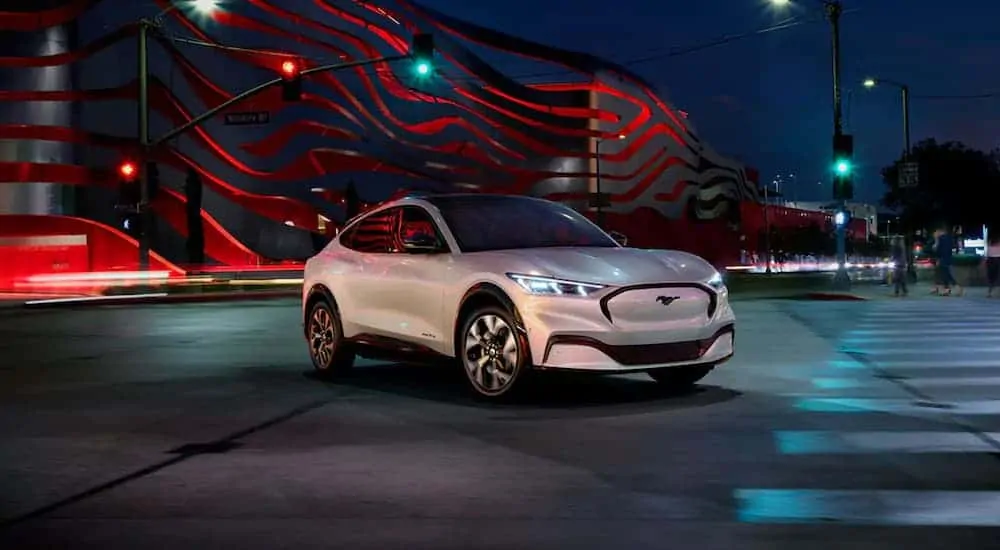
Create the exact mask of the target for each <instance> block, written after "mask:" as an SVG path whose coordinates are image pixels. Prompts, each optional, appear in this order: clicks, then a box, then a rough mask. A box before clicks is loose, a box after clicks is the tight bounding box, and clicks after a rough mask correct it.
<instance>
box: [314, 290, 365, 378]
mask: <svg viewBox="0 0 1000 550" xmlns="http://www.w3.org/2000/svg"><path fill="white" fill-rule="evenodd" d="M306 340H307V342H308V344H309V357H310V358H311V359H312V364H313V367H314V368H315V369H316V373H317V374H319V375H320V376H323V377H334V376H338V375H341V374H344V373H346V372H347V371H349V370H351V367H353V366H354V357H355V355H354V349H353V348H352V347H351V345H350V343H349V342H347V341H346V340H345V339H344V327H343V325H341V323H340V315H339V314H338V312H337V308H335V307H333V306H332V305H331V304H330V303H329V302H328V301H326V300H325V299H322V300H317V301H316V302H315V303H314V304H313V305H312V307H311V308H309V317H308V318H307V320H306Z"/></svg>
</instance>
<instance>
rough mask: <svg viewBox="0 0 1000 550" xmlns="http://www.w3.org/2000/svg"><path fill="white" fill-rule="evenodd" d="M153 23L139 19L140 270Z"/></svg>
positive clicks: (145, 259)
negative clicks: (150, 36) (149, 46)
mask: <svg viewBox="0 0 1000 550" xmlns="http://www.w3.org/2000/svg"><path fill="white" fill-rule="evenodd" d="M150 26H151V23H150V22H149V21H148V20H146V19H142V20H140V21H139V48H138V49H139V99H138V104H139V113H138V115H139V156H140V158H139V159H138V163H137V166H138V167H139V197H140V198H139V205H138V206H139V220H140V221H139V270H140V271H147V270H148V269H149V234H150V231H149V225H150V222H151V221H152V216H150V212H149V208H150V205H149V177H148V175H147V174H146V171H147V170H146V161H147V158H148V155H149V50H148V44H147V42H148V40H147V39H148V38H149V28H150Z"/></svg>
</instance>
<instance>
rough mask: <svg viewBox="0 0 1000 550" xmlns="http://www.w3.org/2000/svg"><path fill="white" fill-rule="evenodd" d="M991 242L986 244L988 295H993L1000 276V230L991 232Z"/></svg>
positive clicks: (989, 296) (990, 296) (988, 296)
mask: <svg viewBox="0 0 1000 550" xmlns="http://www.w3.org/2000/svg"><path fill="white" fill-rule="evenodd" d="M989 241H990V242H989V243H987V244H986V284H987V285H989V288H988V290H987V291H986V297H987V298H992V297H993V289H994V288H995V287H996V286H997V279H998V278H1000V231H997V232H996V233H995V234H994V232H992V231H991V232H990V233H989Z"/></svg>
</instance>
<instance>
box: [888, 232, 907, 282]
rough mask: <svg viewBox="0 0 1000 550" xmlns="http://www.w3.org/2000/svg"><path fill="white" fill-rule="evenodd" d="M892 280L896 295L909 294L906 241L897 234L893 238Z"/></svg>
mask: <svg viewBox="0 0 1000 550" xmlns="http://www.w3.org/2000/svg"><path fill="white" fill-rule="evenodd" d="M891 252H892V282H893V283H895V290H894V292H893V295H894V296H899V295H900V292H902V294H903V296H906V295H907V294H909V289H907V288H906V242H905V241H904V240H903V237H901V236H899V235H896V236H895V237H893V238H892V250H891Z"/></svg>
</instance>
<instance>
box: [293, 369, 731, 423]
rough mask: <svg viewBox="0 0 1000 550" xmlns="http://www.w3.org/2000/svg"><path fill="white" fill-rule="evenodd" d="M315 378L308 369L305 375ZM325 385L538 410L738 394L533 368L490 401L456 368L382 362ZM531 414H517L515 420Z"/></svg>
mask: <svg viewBox="0 0 1000 550" xmlns="http://www.w3.org/2000/svg"><path fill="white" fill-rule="evenodd" d="M307 376H309V377H310V378H314V379H316V377H315V375H313V373H311V372H310V373H307ZM323 382H324V383H327V384H331V385H335V386H341V387H353V388H358V389H365V390H369V391H375V392H380V393H387V394H394V395H399V396H403V397H408V398H412V399H419V400H424V401H434V402H439V403H447V404H451V405H457V406H466V407H474V408H478V409H487V410H490V409H492V410H496V411H497V412H502V411H504V410H517V411H519V412H521V413H523V412H525V409H534V410H536V411H537V412H539V413H543V414H544V413H545V411H546V410H548V411H556V410H581V409H594V410H595V411H597V410H600V413H601V415H602V416H606V415H607V414H608V413H611V412H612V411H609V410H608V409H609V408H614V409H622V408H624V409H622V410H619V411H618V412H619V413H622V414H628V413H632V414H635V413H640V412H648V411H649V410H652V409H655V410H663V409H665V408H667V409H669V408H694V407H704V406H708V405H712V404H716V403H721V402H725V401H730V400H732V399H735V398H737V397H739V396H740V395H742V394H741V392H738V391H735V390H731V389H728V388H722V387H718V386H712V385H698V386H695V387H691V388H683V389H676V388H670V387H667V386H664V385H662V384H658V383H656V382H654V381H653V380H651V379H647V378H646V377H645V376H610V375H605V376H601V375H598V376H595V375H586V374H575V373H554V372H533V373H531V376H530V377H528V378H525V379H523V380H522V381H521V382H522V383H523V384H524V385H523V386H522V387H521V388H519V390H518V391H517V393H516V395H514V396H511V397H509V398H505V399H503V400H500V401H491V400H488V399H486V398H483V397H480V396H477V395H475V394H474V393H473V392H472V390H471V389H470V388H469V387H468V382H467V381H466V379H465V376H464V374H463V373H462V371H461V369H460V368H457V367H450V366H425V365H409V364H404V363H385V364H376V365H365V366H359V367H356V368H355V369H353V370H352V372H351V373H350V374H348V375H345V376H343V377H342V378H338V379H336V380H334V381H325V380H324V381H323ZM528 417H530V415H523V414H519V415H518V418H528Z"/></svg>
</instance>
